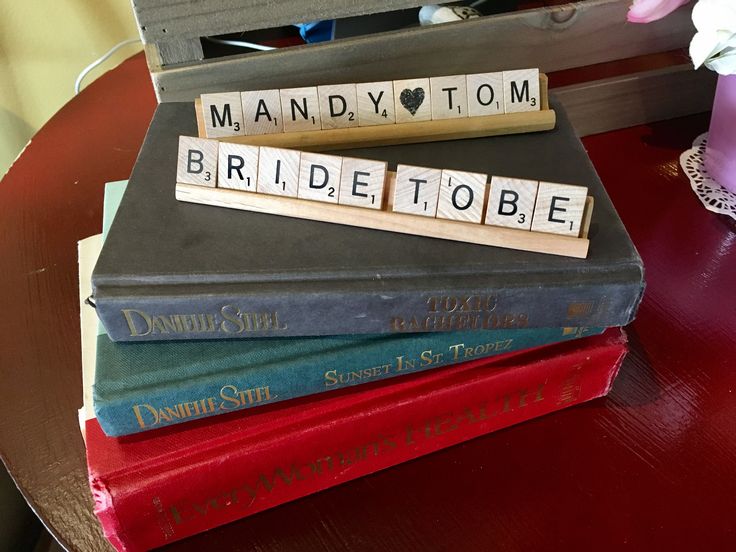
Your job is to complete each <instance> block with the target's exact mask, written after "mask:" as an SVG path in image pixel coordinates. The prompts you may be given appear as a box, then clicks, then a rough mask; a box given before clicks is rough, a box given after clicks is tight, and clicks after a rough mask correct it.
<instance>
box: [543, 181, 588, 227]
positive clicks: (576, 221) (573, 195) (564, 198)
mask: <svg viewBox="0 0 736 552" xmlns="http://www.w3.org/2000/svg"><path fill="white" fill-rule="evenodd" d="M587 196H588V190H587V188H585V187H583V186H572V185H570V184H555V183H552V182H540V183H539V188H538V189H537V199H536V202H535V204H534V218H533V219H532V228H531V230H532V232H552V233H554V234H561V235H563V236H579V235H580V226H581V222H582V220H583V211H584V209H585V201H586V198H587Z"/></svg>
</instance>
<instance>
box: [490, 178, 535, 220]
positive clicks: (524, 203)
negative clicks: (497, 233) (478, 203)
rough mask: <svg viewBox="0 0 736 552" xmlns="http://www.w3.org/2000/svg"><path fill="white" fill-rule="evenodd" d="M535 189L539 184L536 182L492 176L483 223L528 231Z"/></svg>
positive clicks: (532, 211) (532, 214)
mask: <svg viewBox="0 0 736 552" xmlns="http://www.w3.org/2000/svg"><path fill="white" fill-rule="evenodd" d="M537 188H539V182H537V181H536V180H522V179H520V178H506V177H505V176H492V177H491V193H490V194H489V196H488V207H487V208H486V218H485V223H486V224H490V225H491V226H505V227H506V228H518V229H519V230H530V229H531V227H532V218H533V217H534V202H535V201H536V199H537Z"/></svg>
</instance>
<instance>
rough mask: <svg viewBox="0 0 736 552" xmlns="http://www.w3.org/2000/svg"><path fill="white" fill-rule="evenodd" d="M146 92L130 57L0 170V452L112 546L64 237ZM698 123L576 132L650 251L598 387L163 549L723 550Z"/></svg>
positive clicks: (731, 269)
mask: <svg viewBox="0 0 736 552" xmlns="http://www.w3.org/2000/svg"><path fill="white" fill-rule="evenodd" d="M624 4H625V3H624ZM676 13H677V12H676ZM673 96H674V98H675V99H677V100H678V101H679V102H680V103H681V104H686V103H687V100H686V97H685V98H683V97H680V96H679V95H678V94H673ZM663 99H667V98H666V97H664V98H663ZM673 103H674V102H673ZM120 105H126V106H128V109H126V110H121V109H119V106H120ZM155 105H156V100H155V97H154V95H153V94H152V93H151V89H150V81H149V76H148V71H147V68H146V63H145V60H144V59H143V56H141V55H138V56H136V57H134V58H133V59H132V60H129V61H127V62H124V63H123V64H121V65H120V66H118V67H116V68H115V69H114V70H112V71H109V72H107V73H105V74H104V75H102V76H101V77H100V78H99V79H97V80H96V81H95V82H94V83H92V84H91V85H90V87H89V88H87V89H85V90H83V91H82V92H81V94H80V95H79V96H77V97H76V98H75V99H74V100H72V102H70V103H69V104H68V105H67V106H65V107H63V108H62V109H61V110H60V111H59V112H57V113H56V114H55V115H54V117H52V118H51V120H50V121H49V122H48V123H47V124H46V125H44V127H43V128H42V129H41V130H40V131H39V132H38V133H37V134H36V135H35V136H34V139H33V141H32V142H30V143H29V144H28V146H27V148H26V149H25V151H24V152H23V153H22V155H20V156H19V158H18V159H17V160H16V162H15V163H14V164H13V166H12V167H11V168H10V170H9V172H8V173H7V174H6V175H5V176H4V177H3V180H2V183H0V205H3V216H0V256H1V257H2V259H3V260H4V263H3V265H2V266H3V269H2V270H0V290H2V297H3V301H4V307H5V308H6V309H7V311H8V312H12V313H14V314H13V316H5V317H0V380H1V381H2V382H3V384H2V389H3V391H4V393H5V394H4V398H5V403H4V406H5V415H4V416H2V417H0V457H1V458H2V461H3V462H4V463H5V465H6V466H7V467H8V469H9V471H10V473H11V475H12V477H13V479H14V480H15V483H16V484H17V485H18V487H19V488H20V489H21V491H22V493H23V496H24V497H25V498H26V500H27V501H28V502H29V503H30V504H31V505H32V506H33V508H34V510H35V512H36V513H37V514H38V515H39V517H41V519H42V520H43V522H44V524H45V525H46V526H47V527H48V528H49V530H50V531H51V532H52V533H53V535H54V536H55V537H56V538H57V539H58V540H59V541H60V542H61V544H62V545H63V546H64V547H65V549H67V550H69V551H71V552H87V551H91V550H94V551H101V552H102V551H104V552H107V551H112V550H113V549H112V547H111V546H110V545H109V544H108V543H107V541H106V540H105V539H104V537H103V536H102V532H101V529H100V526H99V523H98V522H97V520H96V518H95V516H94V514H93V513H92V499H91V496H90V492H89V487H88V484H87V473H86V465H85V458H84V444H83V442H82V439H81V437H80V436H79V427H78V422H77V416H76V409H77V408H78V407H79V406H80V404H81V396H82V384H81V377H80V353H79V326H78V322H77V320H78V318H77V317H78V314H79V313H78V305H77V281H76V250H75V247H74V244H75V242H76V241H77V240H79V239H81V238H84V237H87V236H89V235H92V234H95V233H97V232H99V229H100V223H101V214H102V188H101V184H102V183H103V182H105V181H111V180H119V179H123V178H127V177H128V175H130V172H131V169H132V167H133V164H134V162H135V159H136V155H137V152H138V149H139V148H140V145H141V142H142V140H143V137H144V135H145V131H146V128H147V126H148V123H149V122H150V120H151V115H152V113H153V109H154V107H155ZM680 108H683V106H681V107H680ZM707 128H708V115H707V114H706V115H696V116H690V117H687V118H680V119H677V120H672V121H667V122H659V123H654V124H647V125H642V126H636V127H632V128H627V129H624V130H618V131H616V132H607V133H605V134H598V135H595V136H588V137H587V138H585V139H584V140H583V142H584V145H585V147H586V150H587V151H588V154H589V155H590V157H591V160H592V162H593V164H594V165H595V167H596V170H597V172H598V174H599V175H600V177H601V179H602V180H603V182H604V184H605V185H606V188H607V191H608V194H609V195H610V196H611V199H612V200H613V202H614V204H615V205H616V208H617V209H618V211H619V213H620V214H621V217H622V219H623V221H624V223H625V224H626V228H627V230H628V231H629V233H630V235H631V237H632V239H633V240H634V243H635V244H636V246H637V248H638V250H639V251H640V253H641V255H642V257H643V260H644V264H645V266H646V279H647V289H646V293H645V294H644V299H643V303H642V305H641V308H640V310H639V314H638V317H637V319H636V320H635V321H634V323H633V325H632V326H631V327H630V328H629V329H628V331H629V336H630V345H631V353H630V355H629V357H628V358H627V360H626V361H625V363H624V365H623V367H622V369H621V373H620V374H619V377H618V379H617V380H616V382H615V384H614V387H613V390H612V392H611V393H610V394H609V396H608V397H607V398H605V399H600V400H597V401H594V402H592V403H590V404H589V405H586V406H583V407H579V408H578V407H576V408H573V409H571V410H569V411H566V412H561V413H558V414H554V415H552V416H548V417H545V418H541V419H538V420H534V421H531V422H528V423H525V424H522V425H520V426H517V427H514V428H510V429H508V430H506V431H503V432H499V433H496V434H492V435H488V436H485V437H482V438H479V439H475V440H473V441H471V442H468V443H465V444H463V445H459V446H456V447H453V448H451V449H448V450H445V451H441V452H437V453H435V454H431V455H429V456H426V457H424V458H421V459H418V460H416V461H413V462H410V463H408V464H405V465H401V466H396V467H394V468H391V469H388V470H384V471H382V472H379V473H376V474H374V475H372V476H370V477H366V478H363V479H360V480H357V481H353V482H351V483H348V484H345V485H341V486H339V487H335V488H333V489H330V490H328V491H325V492H322V493H318V494H316V495H313V496H310V497H306V498H304V499H301V500H298V501H295V502H292V503H289V504H285V505H283V506H280V507H279V508H275V509H273V510H270V511H266V512H262V513H260V514H258V515H257V516H252V517H250V518H247V519H244V520H241V521H239V522H236V523H231V524H228V525H226V526H223V527H219V528H217V529H214V530H212V531H208V532H207V533H204V534H201V535H198V536H195V537H192V538H190V539H187V540H185V541H181V542H178V543H175V544H173V545H172V546H170V547H167V548H165V550H167V551H169V552H199V551H201V550H220V551H223V552H224V551H233V550H241V549H243V547H244V546H247V547H249V548H252V549H257V550H262V551H264V552H278V551H283V550H304V551H311V550H314V551H317V550H319V551H323V552H342V551H344V550H345V549H346V548H348V549H350V550H353V551H356V552H364V551H365V552H368V551H369V550H375V548H376V547H382V548H384V549H386V550H397V549H398V550H402V551H407V552H427V551H428V550H432V551H434V550H489V549H504V550H508V551H510V552H526V551H528V550H550V549H555V550H559V549H563V548H564V549H565V550H570V551H575V552H578V551H579V552H588V551H589V550H591V549H592V548H594V549H596V550H597V551H601V552H609V551H610V552H614V551H618V550H620V549H621V548H622V547H627V548H629V549H632V550H660V549H672V550H701V549H708V550H730V549H733V548H734V546H736V537H735V536H734V533H733V512H734V510H736V481H735V480H734V478H733V466H734V463H735V462H736V442H734V440H733V439H730V438H728V436H730V435H733V432H734V422H733V420H734V419H736V411H734V402H733V393H732V392H731V391H730V390H732V389H734V388H735V387H736V371H734V370H733V358H734V357H736V314H735V313H734V312H733V310H732V309H728V308H726V307H725V306H724V297H726V298H728V297H731V296H732V295H733V291H732V290H733V282H734V281H736V242H734V239H733V235H734V227H733V223H731V222H730V221H729V219H727V218H726V217H723V216H718V215H714V214H713V213H711V212H709V211H706V210H705V209H702V208H700V205H699V203H698V201H697V200H696V199H695V198H694V197H693V194H692V191H691V190H690V187H689V185H688V181H687V178H686V176H685V175H684V174H683V173H682V172H680V171H678V170H673V167H676V166H677V159H678V157H679V155H680V153H681V152H682V151H684V150H685V149H687V148H689V147H690V145H691V144H692V140H693V137H694V136H697V135H698V134H700V133H702V132H705V131H706V130H707ZM80 130H81V132H80ZM622 158H624V159H627V162H626V163H623V164H622V163H621V159H622ZM71 182H76V184H75V185H74V186H70V184H69V183H71ZM632 189H635V190H637V192H638V193H636V194H633V193H632ZM243 195H244V194H243ZM683 220H686V221H687V224H683V223H682V221H683ZM594 231H595V225H593V228H592V229H591V232H594ZM50 330H53V331H50ZM50 381H53V385H49V382H50ZM29 389H30V390H34V393H35V394H34V400H33V401H32V402H29V401H28V400H27V398H28V393H29ZM673 458H676V459H677V461H676V462H675V461H672V459H673ZM459 489H462V492H459V491H458V490H459ZM356 497H360V499H359V500H356ZM600 497H605V501H603V502H601V499H600ZM683 497H687V499H686V500H684V499H683ZM397 511H400V512H401V515H400V516H397V515H396V512H397ZM519 512H523V515H520V514H519ZM561 512H564V514H565V515H560V513H561ZM581 519H584V520H585V523H582V524H581V523H580V521H579V520H581ZM284 527H288V530H284ZM550 535H553V536H554V540H553V542H552V541H551V540H550ZM244 543H247V545H244ZM428 543H429V544H428Z"/></svg>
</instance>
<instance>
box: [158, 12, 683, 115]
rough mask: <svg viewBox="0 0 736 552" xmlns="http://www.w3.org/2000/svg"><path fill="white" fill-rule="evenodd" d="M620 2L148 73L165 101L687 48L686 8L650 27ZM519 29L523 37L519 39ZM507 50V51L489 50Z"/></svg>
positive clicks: (570, 63) (562, 65)
mask: <svg viewBox="0 0 736 552" xmlns="http://www.w3.org/2000/svg"><path fill="white" fill-rule="evenodd" d="M627 9H628V6H627V4H626V2H623V1H621V0H588V1H585V2H577V3H574V4H566V5H563V6H554V7H545V8H539V9H535V10H526V11H520V12H515V13H509V14H504V15H499V16H493V17H484V18H480V19H471V20H467V21H461V22H458V23H447V24H444V25H434V26H431V27H422V28H414V29H408V30H400V31H392V32H387V33H380V34H376V35H370V36H362V37H357V38H352V39H343V40H339V41H334V42H327V43H322V44H312V45H307V46H299V47H295V48H284V49H280V50H276V51H272V52H262V53H254V54H247V55H237V56H230V57H227V58H223V59H221V60H218V61H208V62H207V63H206V64H204V65H201V64H191V65H188V66H177V67H174V68H171V69H168V70H162V71H154V72H153V73H152V79H153V82H154V88H155V89H156V91H157V95H158V97H159V98H160V99H161V100H162V101H192V100H193V99H194V98H195V97H197V96H198V95H199V94H201V93H203V92H210V91H211V92H219V91H222V90H245V89H247V88H249V87H250V88H253V86H254V83H257V86H258V87H259V88H284V87H289V86H307V85H311V84H314V83H319V84H322V85H325V84H340V83H344V82H369V81H382V80H392V79H403V78H414V77H424V76H439V75H446V74H447V73H448V72H453V73H458V74H460V73H461V74H468V73H484V72H489V71H501V70H507V69H510V68H519V67H539V69H540V71H545V72H549V71H556V70H560V69H568V68H570V67H580V66H585V65H592V64H596V63H602V62H605V61H610V60H614V59H624V58H628V57H633V56H637V55H641V54H646V53H651V52H663V51H668V50H674V49H677V48H682V47H686V46H687V45H688V44H689V42H690V39H691V38H692V32H693V31H692V22H691V20H690V8H683V9H680V10H677V11H675V12H674V13H672V14H670V15H669V16H668V17H667V19H666V20H662V21H657V22H654V23H650V24H648V25H633V24H626V23H625V20H626V11H627ZM520 36H523V37H524V40H523V41H519V37H520ZM489 52H503V55H493V56H491V55H489Z"/></svg>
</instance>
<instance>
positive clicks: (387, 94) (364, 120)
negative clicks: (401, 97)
mask: <svg viewBox="0 0 736 552" xmlns="http://www.w3.org/2000/svg"><path fill="white" fill-rule="evenodd" d="M356 92H357V95H358V124H359V125H360V126H373V125H391V124H394V123H395V122H396V106H395V105H394V83H393V82H392V81H382V82H360V83H358V84H357V85H356Z"/></svg>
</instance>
